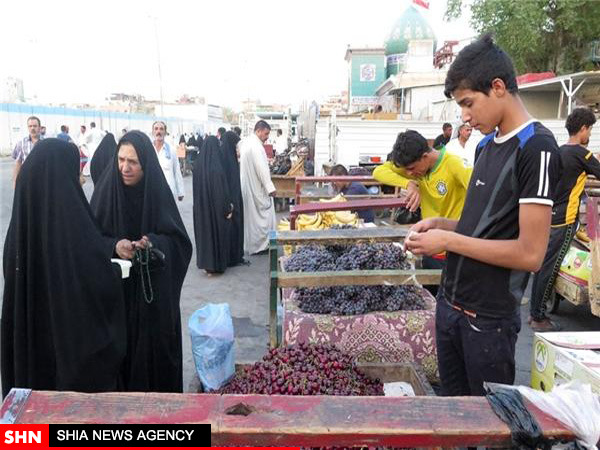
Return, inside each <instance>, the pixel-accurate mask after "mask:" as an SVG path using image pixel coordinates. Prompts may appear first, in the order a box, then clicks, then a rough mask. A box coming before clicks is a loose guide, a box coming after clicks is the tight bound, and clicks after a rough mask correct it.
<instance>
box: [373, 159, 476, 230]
mask: <svg viewBox="0 0 600 450" xmlns="http://www.w3.org/2000/svg"><path fill="white" fill-rule="evenodd" d="M472 172H473V167H467V166H465V164H464V162H463V159H462V158H461V157H459V156H456V155H453V154H450V153H446V151H445V149H442V150H440V157H439V158H438V160H437V162H436V163H435V166H434V167H433V168H432V169H431V171H430V172H429V173H428V174H427V175H425V176H424V177H421V178H413V177H410V176H409V175H408V174H407V173H406V171H405V170H404V169H403V168H401V167H396V166H395V165H394V163H393V162H392V161H388V162H386V163H384V164H382V165H381V166H379V167H377V168H376V169H375V170H374V171H373V177H374V178H375V179H376V180H377V181H379V182H381V183H383V184H387V185H390V186H399V187H401V188H404V189H406V187H407V186H408V182H409V181H411V180H412V181H416V182H417V183H418V184H419V192H420V194H421V216H422V217H423V219H428V218H430V217H444V218H446V219H453V220H458V219H459V218H460V215H461V213H462V210H463V206H464V204H465V198H466V196H467V188H468V186H469V180H470V179H471V173H472Z"/></svg>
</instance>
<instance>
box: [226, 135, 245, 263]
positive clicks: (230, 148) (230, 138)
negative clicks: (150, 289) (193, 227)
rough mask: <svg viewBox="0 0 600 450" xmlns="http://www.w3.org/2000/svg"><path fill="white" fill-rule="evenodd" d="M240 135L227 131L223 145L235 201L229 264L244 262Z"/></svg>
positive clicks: (227, 176)
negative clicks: (239, 159) (238, 155)
mask: <svg viewBox="0 0 600 450" xmlns="http://www.w3.org/2000/svg"><path fill="white" fill-rule="evenodd" d="M239 141H240V137H239V136H238V135H237V133H234V132H233V131H228V132H226V133H225V136H224V138H223V144H222V145H221V155H222V156H223V169H224V170H225V178H226V179H227V182H228V183H229V195H230V196H231V202H232V203H233V216H232V218H231V233H230V236H231V237H230V241H229V263H228V265H229V266H236V265H238V264H242V263H244V202H243V200H242V188H241V184H240V163H239V162H238V158H237V144H238V142H239Z"/></svg>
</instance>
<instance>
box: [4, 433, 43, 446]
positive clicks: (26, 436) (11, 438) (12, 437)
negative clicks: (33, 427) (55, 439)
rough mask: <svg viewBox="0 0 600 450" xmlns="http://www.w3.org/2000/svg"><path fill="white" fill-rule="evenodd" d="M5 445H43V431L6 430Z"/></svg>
mask: <svg viewBox="0 0 600 450" xmlns="http://www.w3.org/2000/svg"><path fill="white" fill-rule="evenodd" d="M4 443H5V444H41V443H42V432H41V431H13V430H6V431H5V432H4Z"/></svg>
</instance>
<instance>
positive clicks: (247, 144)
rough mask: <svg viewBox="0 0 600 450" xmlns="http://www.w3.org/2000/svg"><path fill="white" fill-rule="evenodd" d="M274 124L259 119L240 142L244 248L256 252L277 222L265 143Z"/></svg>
mask: <svg viewBox="0 0 600 450" xmlns="http://www.w3.org/2000/svg"><path fill="white" fill-rule="evenodd" d="M270 132H271V126H270V125H269V124H268V123H267V122H265V121H264V120H259V121H258V122H256V125H255V126H254V133H252V134H251V135H250V136H248V137H247V138H245V139H244V140H243V141H241V142H240V178H241V184H242V198H243V201H244V251H245V252H246V253H249V254H250V255H253V254H255V253H260V252H263V251H265V250H267V248H268V247H269V231H271V230H274V229H275V226H276V219H275V207H274V206H273V199H272V197H274V196H275V186H274V185H273V182H272V181H271V173H270V171H269V162H268V161H267V154H266V152H265V147H264V145H263V144H264V143H265V142H266V141H267V139H269V133H270Z"/></svg>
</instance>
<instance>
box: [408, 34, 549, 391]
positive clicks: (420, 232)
mask: <svg viewBox="0 0 600 450" xmlns="http://www.w3.org/2000/svg"><path fill="white" fill-rule="evenodd" d="M444 94H445V95H446V97H448V98H454V100H455V101H456V102H457V104H458V105H459V106H460V107H461V112H462V120H463V122H468V123H469V124H470V125H471V126H472V127H473V128H475V129H478V130H479V131H481V132H482V133H484V134H487V136H486V137H485V138H484V139H483V140H482V142H480V144H479V146H478V159H477V164H476V165H475V167H474V169H473V174H472V175H471V181H470V184H469V188H468V191H467V199H466V201H465V207H464V209H463V212H462V215H461V217H460V220H458V221H456V220H449V219H445V218H433V219H425V220H423V221H421V222H419V223H417V224H415V225H414V226H413V231H416V233H413V234H412V235H411V236H410V238H409V239H408V240H407V242H406V245H407V247H408V248H409V249H410V250H411V251H412V252H413V253H416V254H425V255H431V254H436V253H439V252H442V251H446V252H447V255H448V256H447V262H446V269H445V272H444V277H443V280H442V284H441V285H440V290H439V294H438V302H437V309H436V342H437V354H438V362H439V370H440V378H441V384H442V386H441V387H442V393H443V395H459V396H461V395H483V394H484V387H483V383H484V382H485V381H490V382H498V383H505V384H512V383H513V382H514V377H515V344H516V341H517V335H518V332H519V331H520V327H521V321H520V317H519V306H520V303H521V298H522V296H523V291H524V289H525V286H526V285H527V281H528V278H529V273H530V272H536V271H537V270H539V268H540V267H541V264H542V261H543V259H544V254H545V253H546V247H547V245H548V236H549V232H550V222H551V215H552V204H553V201H552V195H553V190H554V186H555V184H556V180H557V176H558V173H557V172H558V170H559V160H558V148H557V145H556V141H555V139H554V136H553V135H552V133H551V132H550V131H548V130H547V129H546V128H545V127H544V126H543V125H542V124H540V123H539V122H537V121H535V120H533V119H532V118H531V116H530V115H529V114H528V112H527V110H526V109H525V106H524V105H523V103H522V101H521V99H520V98H519V95H518V88H517V81H516V76H515V70H514V67H513V64H512V61H511V60H510V58H509V57H508V55H507V54H506V53H504V51H502V50H501V49H500V48H499V47H498V46H497V45H496V44H495V43H494V42H493V40H492V38H491V37H490V36H489V35H487V36H484V37H482V38H480V39H479V40H477V41H476V42H473V43H472V44H470V45H468V46H467V47H465V48H464V49H463V50H462V51H461V52H460V53H459V54H458V56H457V58H456V60H455V61H454V62H453V63H452V66H451V67H450V69H449V71H448V74H447V76H446V83H445V90H444Z"/></svg>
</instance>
